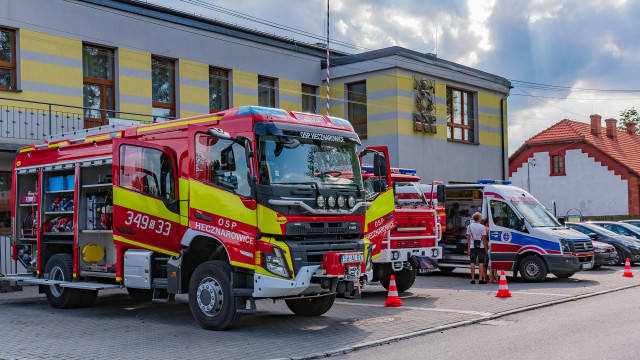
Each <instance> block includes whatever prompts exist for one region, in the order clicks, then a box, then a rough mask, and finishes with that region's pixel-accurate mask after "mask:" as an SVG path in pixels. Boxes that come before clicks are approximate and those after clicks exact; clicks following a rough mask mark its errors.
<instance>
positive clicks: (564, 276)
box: [553, 272, 575, 279]
mask: <svg viewBox="0 0 640 360" xmlns="http://www.w3.org/2000/svg"><path fill="white" fill-rule="evenodd" d="M553 275H555V277H557V278H558V279H568V278H570V277H572V276H573V275H575V273H574V272H573V273H571V274H553Z"/></svg>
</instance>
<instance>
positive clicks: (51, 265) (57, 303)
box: [44, 254, 82, 309]
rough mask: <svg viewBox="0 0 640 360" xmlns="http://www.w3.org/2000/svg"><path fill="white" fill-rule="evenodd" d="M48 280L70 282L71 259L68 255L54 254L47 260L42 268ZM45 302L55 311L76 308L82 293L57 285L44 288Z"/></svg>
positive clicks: (71, 271)
mask: <svg viewBox="0 0 640 360" xmlns="http://www.w3.org/2000/svg"><path fill="white" fill-rule="evenodd" d="M44 269H45V270H44V272H45V274H49V280H60V281H72V279H73V277H72V276H71V274H72V273H73V258H72V257H71V255H69V254H55V255H53V256H52V257H50V258H49V260H48V261H47V265H46V266H45V268H44ZM44 292H45V294H46V295H47V301H48V302H49V304H50V305H51V306H53V307H54V308H57V309H69V308H74V307H78V305H80V302H81V300H82V293H81V291H80V290H78V289H70V288H66V287H62V286H59V285H50V286H46V287H45V290H44Z"/></svg>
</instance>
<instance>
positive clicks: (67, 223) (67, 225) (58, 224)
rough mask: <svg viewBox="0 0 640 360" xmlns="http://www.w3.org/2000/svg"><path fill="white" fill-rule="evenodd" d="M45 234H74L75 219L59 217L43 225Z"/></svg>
mask: <svg viewBox="0 0 640 360" xmlns="http://www.w3.org/2000/svg"><path fill="white" fill-rule="evenodd" d="M42 231H43V232H50V231H52V232H73V217H71V216H57V217H55V218H53V219H51V220H47V221H45V222H44V223H43V224H42Z"/></svg>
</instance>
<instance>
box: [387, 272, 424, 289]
mask: <svg viewBox="0 0 640 360" xmlns="http://www.w3.org/2000/svg"><path fill="white" fill-rule="evenodd" d="M417 275H418V269H415V268H414V269H411V270H409V269H406V268H405V269H402V270H401V271H398V272H394V273H393V276H394V278H395V279H396V288H397V289H398V292H399V293H401V292H403V291H407V290H409V289H410V288H411V287H412V286H413V283H414V282H415V281H416V276H417ZM390 281H391V272H387V273H385V274H384V276H383V277H382V278H381V279H380V285H382V286H384V288H385V289H387V290H389V282H390Z"/></svg>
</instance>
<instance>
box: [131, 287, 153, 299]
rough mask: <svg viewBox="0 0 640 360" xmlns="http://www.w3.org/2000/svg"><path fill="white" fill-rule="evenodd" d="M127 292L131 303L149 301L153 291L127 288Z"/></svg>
mask: <svg viewBox="0 0 640 360" xmlns="http://www.w3.org/2000/svg"><path fill="white" fill-rule="evenodd" d="M127 292H128V293H129V296H130V297H131V299H132V300H133V301H141V302H142V301H151V299H152V298H153V290H151V289H136V288H127Z"/></svg>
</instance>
